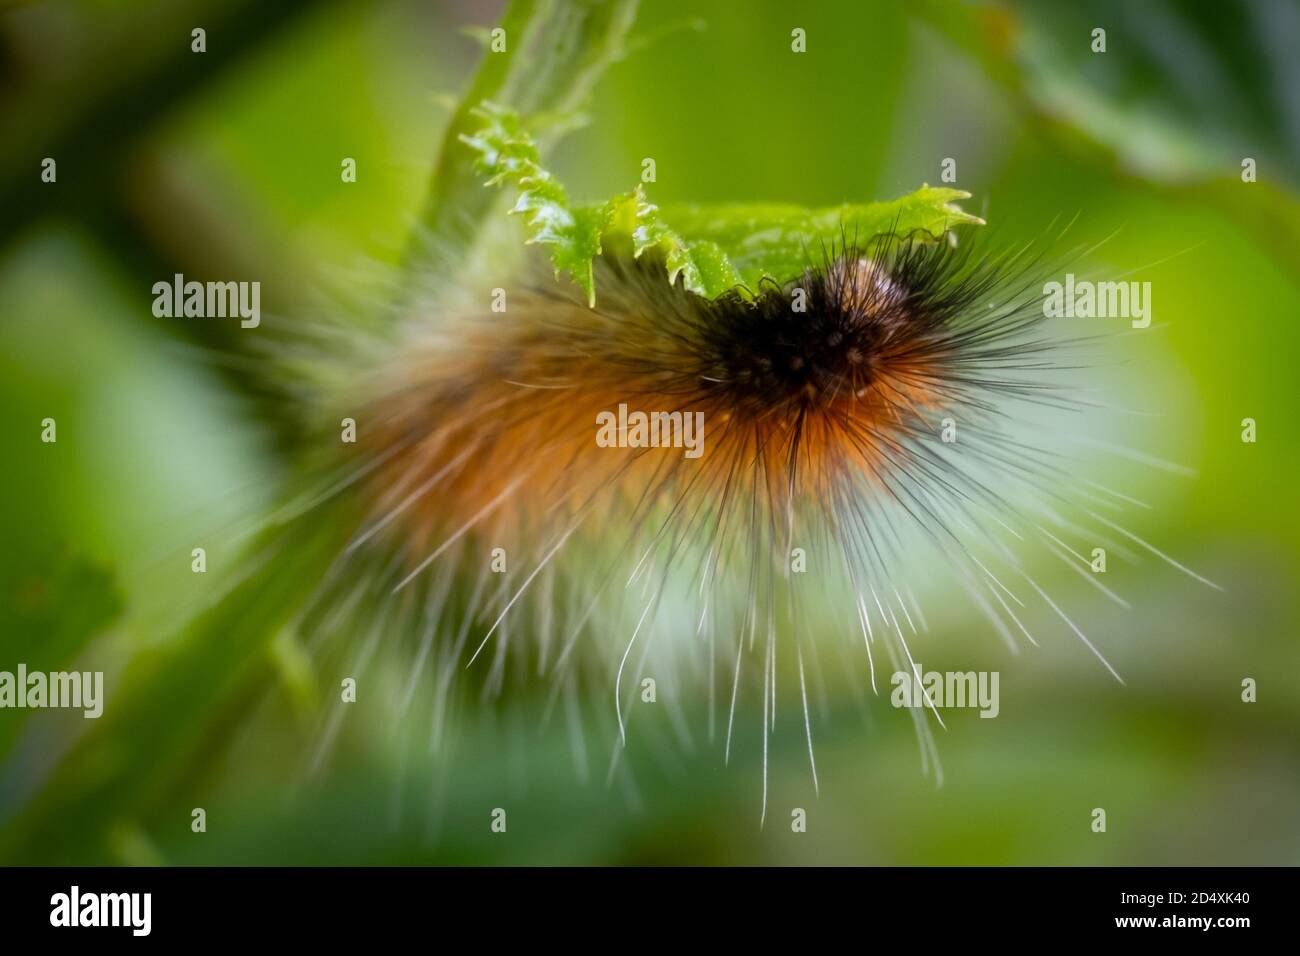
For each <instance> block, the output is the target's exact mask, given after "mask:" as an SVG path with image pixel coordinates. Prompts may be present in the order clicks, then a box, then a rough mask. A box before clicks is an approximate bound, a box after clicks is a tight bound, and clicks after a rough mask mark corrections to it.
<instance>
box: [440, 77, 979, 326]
mask: <svg viewBox="0 0 1300 956" xmlns="http://www.w3.org/2000/svg"><path fill="white" fill-rule="evenodd" d="M473 115H474V116H476V117H478V118H479V119H481V120H482V121H483V122H484V124H485V125H484V126H483V128H482V129H481V130H479V131H478V132H477V133H474V134H473V135H465V136H462V137H461V140H462V142H464V143H465V144H466V145H467V146H469V148H470V149H471V150H473V151H474V152H475V154H476V155H477V157H478V158H477V160H476V163H475V168H476V169H477V170H478V171H479V172H480V173H481V174H482V175H484V176H485V177H486V178H487V185H489V186H509V187H512V188H513V189H514V190H515V192H516V193H517V194H518V199H517V200H516V202H515V204H514V207H513V208H512V209H511V212H512V213H513V214H516V215H519V216H521V217H522V218H523V221H524V227H525V233H526V237H527V238H526V241H527V242H528V243H530V244H536V245H542V246H546V247H547V248H548V250H549V252H550V256H551V262H552V264H553V265H554V266H555V274H556V277H557V278H558V277H559V276H560V275H561V274H562V273H564V272H567V273H569V274H570V275H571V276H572V277H573V280H574V281H575V282H577V284H578V285H579V286H581V287H582V289H583V291H584V292H585V293H586V294H587V301H588V303H589V304H591V305H595V303H596V289H595V277H594V274H593V262H594V260H595V257H596V256H598V255H600V254H601V252H602V251H603V247H604V244H605V242H606V241H607V240H614V239H622V240H624V241H630V245H631V250H632V254H633V255H634V256H637V257H640V256H641V255H642V254H644V253H645V252H646V251H648V250H654V251H656V252H658V253H659V254H661V255H662V256H663V259H664V263H665V266H666V269H667V279H668V281H669V282H670V283H672V282H676V281H677V280H678V278H679V277H680V278H681V280H682V285H683V287H684V288H686V289H687V290H689V291H691V292H694V293H696V294H698V295H702V296H705V297H707V298H711V299H712V298H717V297H718V296H720V295H722V294H723V293H725V292H728V291H731V290H733V289H736V290H739V291H740V292H741V294H742V295H752V294H753V293H754V292H755V291H756V290H757V289H758V288H759V284H760V282H762V280H763V279H765V278H766V279H771V280H773V281H776V282H784V281H786V280H788V279H792V278H794V277H796V276H798V275H799V274H800V273H801V272H802V271H803V270H804V269H805V268H806V267H807V265H808V263H809V262H810V261H816V260H817V259H818V258H819V257H820V256H821V254H822V250H823V249H824V248H829V247H831V246H833V245H837V244H840V243H842V242H843V240H844V239H845V238H848V239H850V240H854V241H856V242H858V243H859V244H862V243H866V242H867V241H869V240H871V239H872V238H874V237H876V236H879V235H882V234H885V233H893V234H896V235H899V236H911V237H913V238H919V239H921V240H923V241H934V240H938V239H941V238H942V237H943V236H944V234H945V233H946V232H947V231H948V230H949V229H952V228H953V227H954V226H958V225H963V224H978V223H981V222H983V220H981V219H979V218H977V217H975V216H972V215H970V214H969V213H966V212H963V211H962V210H961V209H960V208H959V207H958V206H957V205H956V204H955V203H956V200H959V199H966V198H969V196H970V194H969V193H966V192H962V191H961V190H959V189H946V188H934V187H931V186H922V187H921V188H920V189H918V190H917V191H916V192H914V193H911V194H909V195H907V196H903V197H902V198H900V199H895V200H892V201H889V202H877V203H867V204H846V205H842V206H831V207H827V208H823V209H805V208H803V207H800V206H784V205H772V204H748V205H744V204H742V205H714V206H687V205H679V206H674V207H671V208H670V209H669V210H668V213H667V214H661V211H660V209H659V207H658V206H656V205H654V204H653V203H651V202H650V201H649V200H648V199H646V196H645V191H644V189H643V188H642V187H641V186H640V185H638V186H637V187H636V188H635V189H634V190H632V191H631V192H628V193H623V194H620V195H618V196H615V197H614V198H612V199H610V200H608V201H607V202H604V203H598V204H591V205H581V206H577V205H574V204H573V203H572V202H571V201H570V200H569V195H568V192H567V191H566V190H565V188H564V187H563V186H562V185H561V184H560V183H559V181H558V180H556V178H555V177H554V176H553V175H552V174H551V173H550V172H549V171H548V170H546V169H545V168H544V167H543V166H542V165H541V161H540V158H539V155H538V151H537V145H536V143H535V142H534V140H533V138H532V136H531V135H530V134H529V133H528V131H527V130H526V129H525V128H524V126H523V123H522V122H521V120H520V118H519V116H518V114H516V113H515V112H514V111H513V110H510V109H507V108H505V107H502V106H498V105H496V104H493V103H483V104H482V105H481V106H479V107H478V108H476V109H475V110H474V111H473ZM669 223H672V225H671V226H670V225H669Z"/></svg>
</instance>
